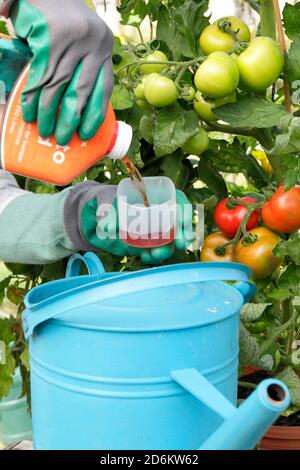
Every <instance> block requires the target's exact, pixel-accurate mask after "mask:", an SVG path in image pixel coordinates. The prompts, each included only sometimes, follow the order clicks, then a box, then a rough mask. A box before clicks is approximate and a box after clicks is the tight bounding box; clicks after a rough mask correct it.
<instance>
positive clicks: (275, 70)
mask: <svg viewBox="0 0 300 470" xmlns="http://www.w3.org/2000/svg"><path fill="white" fill-rule="evenodd" d="M236 63H237V66H238V68H239V72H240V85H241V86H242V87H245V88H246V89H248V90H251V91H264V90H266V89H267V88H268V87H269V86H271V85H272V84H273V83H275V82H276V81H277V79H278V78H279V76H280V74H281V72H282V70H283V67H284V56H283V54H282V52H281V51H280V49H279V47H278V45H277V43H276V42H275V41H273V39H271V38H268V37H263V36H261V37H257V38H255V39H253V41H251V42H250V45H249V47H247V49H246V50H245V51H244V52H242V54H241V55H240V56H239V57H238V59H237V60H236Z"/></svg>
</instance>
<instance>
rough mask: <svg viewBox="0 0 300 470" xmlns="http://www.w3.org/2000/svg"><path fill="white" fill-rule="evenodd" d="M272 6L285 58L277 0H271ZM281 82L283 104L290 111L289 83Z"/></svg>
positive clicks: (283, 38)
mask: <svg viewBox="0 0 300 470" xmlns="http://www.w3.org/2000/svg"><path fill="white" fill-rule="evenodd" d="M273 7H274V12H275V21H276V26H277V32H278V38H279V44H280V49H281V52H282V53H283V55H284V58H285V60H286V58H287V48H286V43H285V36H284V31H283V25H282V19H281V11H280V7H279V2H278V0H273ZM283 83H284V96H285V100H284V105H285V109H286V111H287V112H288V113H290V112H291V110H292V104H291V98H290V89H289V84H288V82H287V81H286V80H284V82H283Z"/></svg>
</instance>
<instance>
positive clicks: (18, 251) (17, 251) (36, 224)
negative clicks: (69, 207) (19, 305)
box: [0, 170, 76, 264]
mask: <svg viewBox="0 0 300 470" xmlns="http://www.w3.org/2000/svg"><path fill="white" fill-rule="evenodd" d="M68 192H69V190H68V189H67V190H65V191H62V192H60V193H57V194H32V193H30V192H28V191H24V190H23V189H20V188H19V187H18V184H17V182H16V180H15V179H14V177H13V176H12V175H11V174H10V173H8V172H7V171H4V170H0V259H2V260H3V261H7V262H12V263H25V264H46V263H52V262H54V261H57V260H59V259H62V258H64V257H66V256H69V255H71V254H73V253H74V252H75V251H76V248H75V247H74V245H73V244H72V243H71V241H70V239H69V237H68V235H67V233H66V230H65V226H64V204H65V199H66V197H67V195H68Z"/></svg>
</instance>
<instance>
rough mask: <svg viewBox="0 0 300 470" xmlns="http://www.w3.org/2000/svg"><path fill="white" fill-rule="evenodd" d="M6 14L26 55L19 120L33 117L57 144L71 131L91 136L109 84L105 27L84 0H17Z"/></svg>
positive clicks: (108, 43)
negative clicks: (24, 43)
mask: <svg viewBox="0 0 300 470" xmlns="http://www.w3.org/2000/svg"><path fill="white" fill-rule="evenodd" d="M10 17H11V20H12V22H13V25H14V29H15V32H16V34H17V36H18V37H19V38H21V39H24V40H26V41H27V42H28V46H29V48H30V50H31V53H32V60H31V66H30V75H29V78H28V82H27V85H26V88H25V91H24V93H23V95H22V108H23V117H24V120H25V121H26V122H32V121H35V120H37V122H38V129H39V133H40V135H41V136H42V137H44V138H47V137H50V135H51V134H53V132H55V138H56V141H57V143H58V144H60V145H66V144H67V143H68V142H69V140H70V139H71V137H72V136H73V134H74V133H75V131H76V130H78V134H79V137H80V138H81V139H82V140H88V139H90V138H92V137H93V136H94V135H95V134H96V132H97V131H98V129H99V127H100V126H101V124H102V123H103V121H104V118H105V114H106V110H107V106H108V102H109V99H110V96H111V92H112V88H113V69H112V62H111V55H112V47H113V34H112V32H111V31H110V29H109V28H108V26H107V25H106V24H105V23H104V21H102V20H101V19H100V18H99V17H98V15H97V14H96V13H94V12H93V11H92V10H91V9H90V8H89V7H88V6H87V5H86V4H85V2H84V0H17V1H15V2H14V3H13V6H12V7H11V9H10ZM60 104H61V109H60V112H59V116H58V110H59V106H60Z"/></svg>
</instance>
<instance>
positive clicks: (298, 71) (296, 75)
mask: <svg viewBox="0 0 300 470" xmlns="http://www.w3.org/2000/svg"><path fill="white" fill-rule="evenodd" d="M285 76H286V78H287V80H288V82H289V84H290V86H291V88H292V90H293V93H292V101H293V103H294V104H295V105H296V104H298V105H299V98H300V97H299V84H300V82H299V80H300V37H298V38H296V40H295V41H294V42H293V43H292V45H291V47H290V50H289V54H288V56H287V60H286V65H285Z"/></svg>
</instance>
